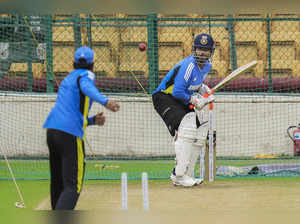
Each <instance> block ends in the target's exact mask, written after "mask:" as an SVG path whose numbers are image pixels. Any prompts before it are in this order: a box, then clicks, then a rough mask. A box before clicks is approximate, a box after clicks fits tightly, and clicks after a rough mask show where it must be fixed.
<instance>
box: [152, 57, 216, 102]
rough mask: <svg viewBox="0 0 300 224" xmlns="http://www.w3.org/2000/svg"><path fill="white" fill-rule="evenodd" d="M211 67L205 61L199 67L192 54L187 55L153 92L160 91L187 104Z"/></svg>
mask: <svg viewBox="0 0 300 224" xmlns="http://www.w3.org/2000/svg"><path fill="white" fill-rule="evenodd" d="M211 67H212V65H211V63H210V62H209V61H207V62H206V63H205V65H204V67H203V68H202V69H200V68H199V66H198V65H197V62H196V61H195V59H194V57H193V55H191V56H188V57H186V58H184V59H183V60H182V61H180V62H179V63H178V64H177V65H175V66H174V67H173V68H172V69H171V70H170V71H169V72H168V74H167V75H166V76H165V77H164V78H163V80H162V81H161V83H160V84H159V86H158V87H157V89H156V90H155V91H154V92H153V94H154V93H157V92H159V91H161V92H164V93H167V94H171V95H172V96H173V97H175V98H176V99H178V100H181V101H182V102H183V103H184V104H188V103H189V100H190V97H191V95H193V93H194V92H195V91H197V90H198V89H199V88H200V86H201V85H202V83H203V81H204V79H205V77H206V76H207V74H208V72H209V71H210V69H211Z"/></svg>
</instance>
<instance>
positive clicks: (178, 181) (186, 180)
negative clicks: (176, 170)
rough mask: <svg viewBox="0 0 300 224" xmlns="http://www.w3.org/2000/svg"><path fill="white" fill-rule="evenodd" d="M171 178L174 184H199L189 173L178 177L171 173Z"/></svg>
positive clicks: (191, 185) (189, 185)
mask: <svg viewBox="0 0 300 224" xmlns="http://www.w3.org/2000/svg"><path fill="white" fill-rule="evenodd" d="M170 179H171V180H172V182H173V185H174V186H183V187H193V186H196V185H197V183H196V180H194V179H193V178H191V177H190V176H187V175H183V176H182V177H178V176H175V175H174V174H171V176H170Z"/></svg>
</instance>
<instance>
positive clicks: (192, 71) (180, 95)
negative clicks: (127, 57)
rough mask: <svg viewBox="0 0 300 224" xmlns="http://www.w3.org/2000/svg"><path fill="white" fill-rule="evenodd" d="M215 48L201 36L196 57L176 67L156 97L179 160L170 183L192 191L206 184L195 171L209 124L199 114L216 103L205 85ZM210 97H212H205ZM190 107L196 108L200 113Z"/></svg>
mask: <svg viewBox="0 0 300 224" xmlns="http://www.w3.org/2000/svg"><path fill="white" fill-rule="evenodd" d="M214 46H215V44H214V40H213V38H212V37H211V36H210V35H209V34H206V33H202V34H199V35H197V36H196V38H195V39H194V43H193V47H192V55H190V56H188V57H186V58H184V59H183V60H182V61H180V62H179V63H178V64H176V65H175V66H174V67H173V68H172V69H171V70H170V71H169V72H168V73H167V74H166V76H165V77H164V78H163V80H162V81H161V83H160V84H159V86H158V87H157V89H156V90H155V91H154V92H153V94H152V100H153V105H154V108H155V110H156V111H157V113H158V114H159V115H160V117H161V118H162V119H163V121H164V123H165V125H166V126H167V128H168V130H169V132H170V134H171V136H173V137H174V143H175V144H174V146H175V155H176V159H175V169H174V170H173V172H172V173H171V177H170V179H171V180H172V182H173V184H174V185H175V186H178V185H179V186H184V187H192V186H196V185H200V184H201V183H202V182H203V180H201V179H196V178H195V176H194V169H195V165H196V163H197V159H198V157H199V155H200V151H201V149H202V147H204V146H205V144H206V137H207V132H208V122H207V121H204V120H203V119H201V116H197V114H198V115H199V114H201V110H203V108H204V107H205V106H206V105H208V104H209V103H211V102H214V100H215V97H214V95H212V94H211V93H212V92H211V90H210V88H209V87H208V86H207V85H205V84H204V83H203V81H204V80H205V78H206V76H207V74H208V73H209V71H210V70H211V67H212V57H213V54H214V50H215V47H214ZM207 94H209V96H208V97H204V95H207ZM190 105H194V107H195V109H196V111H195V110H194V109H193V108H191V107H190Z"/></svg>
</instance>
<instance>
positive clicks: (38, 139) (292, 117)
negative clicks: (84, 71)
mask: <svg viewBox="0 0 300 224" xmlns="http://www.w3.org/2000/svg"><path fill="white" fill-rule="evenodd" d="M203 32H205V33H209V34H211V35H212V36H213V38H214V40H215V42H216V50H215V54H214V57H213V68H212V71H211V72H210V73H209V75H208V78H207V79H206V81H205V82H206V84H208V85H209V86H210V87H213V86H215V85H216V84H217V83H218V82H219V81H220V80H222V79H223V78H224V77H226V76H227V75H228V74H229V73H230V72H231V71H232V70H234V69H236V68H238V67H239V66H241V65H243V64H246V63H249V62H250V61H252V60H257V61H258V64H257V66H256V67H255V68H254V69H252V70H251V71H249V72H247V73H246V74H244V75H243V76H241V77H239V78H238V79H236V80H234V81H232V82H231V83H229V84H228V85H226V86H225V87H224V88H223V89H222V90H221V91H220V92H218V93H217V101H216V105H215V109H214V123H215V130H216V132H217V166H218V167H220V169H219V173H218V172H217V177H227V176H229V177H232V176H249V175H256V176H299V175H300V171H299V168H298V165H299V164H300V161H299V157H298V156H295V155H294V143H293V142H292V141H291V140H290V139H289V138H288V135H287V133H286V130H287V128H288V127H289V126H291V125H298V123H300V122H299V120H298V117H299V112H300V106H299V105H300V104H299V102H300V94H299V90H300V76H299V72H298V71H299V68H300V58H299V55H300V54H299V52H300V48H299V46H300V45H299V41H300V39H299V38H300V15H293V14H272V15H271V14H270V15H269V14H266V15H262V14H247V15H242V14H241V15H238V14H237V15H195V14H191V15H163V14H149V15H126V14H114V15H86V14H74V15H20V14H2V15H1V16H0V91H1V94H0V101H1V103H0V117H1V119H0V139H1V141H0V178H2V179H7V178H10V176H9V173H8V169H7V167H6V164H5V162H4V160H3V155H4V154H6V155H7V156H8V157H9V160H10V162H11V165H12V168H13V170H14V172H15V174H16V176H17V177H18V178H25V179H27V178H28V179H48V178H49V169H48V166H49V165H48V160H47V158H48V150H47V146H46V136H45V133H46V132H45V130H44V129H42V125H43V122H44V120H45V118H46V116H47V114H48V113H49V111H50V109H51V107H52V106H53V105H54V103H55V98H56V94H55V93H56V91H57V88H58V86H59V84H60V82H61V80H62V79H63V78H64V77H65V76H66V75H67V74H68V73H69V72H70V71H71V70H72V69H73V68H72V64H73V61H72V60H73V53H74V50H75V49H76V48H77V47H79V46H82V45H87V46H90V47H91V48H92V49H93V50H94V51H95V66H94V72H95V74H96V85H97V87H98V88H99V89H100V91H101V92H103V93H104V94H106V95H108V96H109V97H112V98H114V99H116V100H118V101H119V102H120V104H121V111H120V112H118V113H115V114H114V113H110V112H108V111H106V110H105V109H104V108H103V107H101V106H100V105H97V104H95V105H94V106H93V108H92V111H91V113H90V114H95V113H97V112H99V111H104V112H105V114H106V116H107V122H106V124H105V125H104V126H103V127H88V129H87V142H86V154H87V170H86V178H89V179H94V178H95V179H119V178H120V173H121V172H124V171H125V172H127V173H128V176H129V178H132V179H134V178H139V176H140V174H141V172H144V171H146V172H148V175H149V177H150V178H152V179H161V178H168V177H169V173H170V171H171V169H172V168H173V166H174V162H173V160H174V150H173V140H172V138H171V137H170V136H169V133H168V131H167V128H166V127H165V126H164V124H163V122H162V121H161V119H160V118H159V116H158V115H157V114H156V112H155V111H154V109H153V106H152V103H151V97H150V96H151V93H152V92H153V90H154V89H155V88H156V87H157V85H158V84H159V82H160V80H161V79H162V78H163V77H164V75H165V74H166V73H167V72H168V70H169V69H171V68H172V67H173V66H174V65H175V64H176V63H178V62H179V61H180V60H181V59H183V58H184V57H187V56H188V55H190V54H191V47H192V43H193V39H194V37H195V36H196V35H197V34H199V33H203ZM140 43H145V44H146V45H147V51H139V49H138V45H139V44H140ZM224 167H225V168H224ZM253 167H258V168H259V169H258V172H256V173H253V172H252V173H251V172H248V171H249V170H251V168H253ZM264 167H268V169H265V168H264ZM221 168H222V169H221ZM265 170H268V172H266V171H265ZM217 171H218V170H217Z"/></svg>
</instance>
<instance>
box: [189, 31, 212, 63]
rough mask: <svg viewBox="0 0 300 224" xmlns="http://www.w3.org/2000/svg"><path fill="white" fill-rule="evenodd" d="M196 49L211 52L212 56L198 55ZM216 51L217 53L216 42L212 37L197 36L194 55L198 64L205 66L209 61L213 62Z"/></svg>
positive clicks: (203, 34)
mask: <svg viewBox="0 0 300 224" xmlns="http://www.w3.org/2000/svg"><path fill="white" fill-rule="evenodd" d="M196 49H200V50H205V51H208V50H209V51H210V53H211V54H210V56H202V55H198V54H197V53H196ZM214 51H215V42H214V40H213V38H212V36H211V35H209V34H206V33H202V34H199V35H197V36H196V38H195V39H194V44H193V54H194V58H195V60H196V61H197V62H198V63H200V64H203V63H205V62H206V61H207V60H210V61H212V56H213V54H214Z"/></svg>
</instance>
